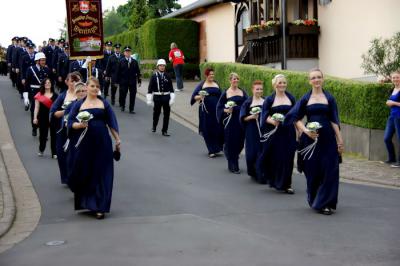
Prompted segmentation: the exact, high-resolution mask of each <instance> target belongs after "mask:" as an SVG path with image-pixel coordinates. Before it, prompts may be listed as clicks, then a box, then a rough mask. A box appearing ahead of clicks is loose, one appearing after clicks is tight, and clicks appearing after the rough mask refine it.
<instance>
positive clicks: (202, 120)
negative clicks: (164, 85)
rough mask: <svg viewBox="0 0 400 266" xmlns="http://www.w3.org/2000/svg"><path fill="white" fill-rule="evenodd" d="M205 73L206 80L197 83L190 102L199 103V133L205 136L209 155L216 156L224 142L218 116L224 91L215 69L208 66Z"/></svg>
mask: <svg viewBox="0 0 400 266" xmlns="http://www.w3.org/2000/svg"><path fill="white" fill-rule="evenodd" d="M204 74H205V76H206V80H205V81H202V82H200V84H199V85H197V87H196V89H195V90H194V91H193V94H192V98H191V100H190V104H191V105H193V104H195V103H196V102H198V103H199V134H200V135H202V136H203V138H204V142H205V143H206V146H207V149H208V156H209V157H210V158H214V157H216V156H217V153H219V152H220V151H222V147H223V143H224V132H223V127H222V126H221V125H220V124H219V123H218V121H217V116H216V109H217V108H216V106H217V103H218V100H219V98H220V97H221V93H222V92H221V90H220V88H219V86H218V84H217V83H216V82H215V80H214V70H213V69H211V68H207V69H206V70H205V72H204Z"/></svg>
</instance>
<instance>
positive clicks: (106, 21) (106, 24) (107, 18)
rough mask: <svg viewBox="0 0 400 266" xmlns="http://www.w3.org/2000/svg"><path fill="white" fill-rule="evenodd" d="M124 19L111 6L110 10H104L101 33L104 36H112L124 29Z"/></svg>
mask: <svg viewBox="0 0 400 266" xmlns="http://www.w3.org/2000/svg"><path fill="white" fill-rule="evenodd" d="M124 29H125V26H124V20H123V18H122V17H121V16H119V15H118V13H117V11H116V10H115V8H114V7H113V8H112V9H111V11H108V10H106V11H105V12H104V18H103V33H104V37H108V36H112V35H114V34H118V33H120V32H122V31H124Z"/></svg>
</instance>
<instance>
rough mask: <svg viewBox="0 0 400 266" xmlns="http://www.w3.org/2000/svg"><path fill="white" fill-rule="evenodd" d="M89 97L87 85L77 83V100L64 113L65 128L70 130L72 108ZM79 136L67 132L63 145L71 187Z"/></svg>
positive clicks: (69, 131)
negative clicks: (75, 147) (69, 120)
mask: <svg viewBox="0 0 400 266" xmlns="http://www.w3.org/2000/svg"><path fill="white" fill-rule="evenodd" d="M86 95H87V88H86V85H85V83H83V82H77V83H75V97H76V100H75V101H73V102H72V103H71V104H70V105H68V107H67V108H66V109H65V111H64V126H65V128H67V129H68V124H67V122H68V117H69V113H70V112H71V110H72V107H73V106H74V104H76V103H77V102H78V101H79V100H81V99H83V98H84V97H86ZM78 138H79V136H77V134H75V135H74V134H71V130H67V140H66V142H65V144H64V145H63V150H64V152H65V153H66V154H65V161H66V170H67V172H66V175H67V184H68V186H69V187H70V182H69V181H70V175H71V172H72V171H71V169H73V167H74V164H73V158H74V154H75V149H74V145H75V144H76V142H77V141H78Z"/></svg>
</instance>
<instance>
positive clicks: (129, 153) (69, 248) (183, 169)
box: [0, 78, 400, 266]
mask: <svg viewBox="0 0 400 266" xmlns="http://www.w3.org/2000/svg"><path fill="white" fill-rule="evenodd" d="M0 97H1V100H2V102H3V105H4V108H5V112H6V115H7V118H8V121H9V124H10V129H11V131H12V135H13V138H14V141H15V143H16V146H17V149H18V152H19V154H20V156H21V159H22V161H23V163H24V165H25V167H26V169H27V171H28V174H29V175H30V177H31V179H32V181H33V183H34V186H35V189H36V191H37V193H38V195H39V198H40V202H41V205H42V217H41V221H40V224H39V226H38V227H37V229H36V230H35V232H34V233H33V234H32V235H31V236H30V237H29V238H27V239H26V240H25V241H23V242H21V243H19V244H18V245H16V246H15V247H14V248H12V249H11V250H8V251H6V252H5V253H3V254H0V265H1V266H11V265H12V266H23V265H24V266H25V265H27V266H28V265H29V266H36V265H37V266H50V265H57V266H64V265H65V266H70V265H85V266H91V265H96V266H103V265H104V266H106V265H107V266H110V265H113V266H119V265H121V266H127V265H140V266H142V265H144V266H148V265H149V266H153V265H154V266H158V265H171V266H172V265H174V266H176V265H183V266H192V265H199V266H200V265H201V266H206V265H207V266H209V265H238V266H239V265H240V266H242V265H274V266H275V265H307V266H309V265H318V266H321V265H323V266H325V265H340V266H342V265H393V266H395V265H396V266H398V265H400V230H399V224H400V223H399V221H400V207H399V206H400V204H399V202H400V191H399V190H392V189H385V188H377V187H369V186H363V185H355V184H343V183H342V184H341V185H340V195H339V205H338V211H337V213H336V214H335V215H332V216H323V215H320V214H316V213H315V212H313V211H312V210H310V209H309V208H308V206H307V203H306V192H305V179H304V176H302V175H297V174H296V175H295V176H294V177H293V179H294V188H295V189H296V194H295V195H286V194H281V193H277V192H275V191H273V190H271V189H269V188H268V187H267V186H260V185H257V184H254V183H252V182H251V181H250V180H249V178H248V177H247V176H246V175H245V174H241V175H234V174H230V173H229V172H228V171H227V169H226V161H225V159H224V158H223V157H219V158H216V159H209V158H208V157H207V154H206V150H205V145H204V144H203V141H202V139H201V138H200V137H199V136H198V135H197V134H196V133H194V132H193V131H191V130H189V129H187V128H185V127H183V126H182V125H180V124H178V123H176V122H174V121H171V124H170V133H171V134H172V136H171V137H170V138H165V137H162V136H161V134H160V132H157V133H156V134H153V133H151V132H150V128H151V109H149V108H148V107H147V106H145V104H144V103H142V102H141V101H139V100H138V101H137V108H136V114H135V115H130V114H128V113H120V111H119V110H118V109H116V114H117V116H118V121H119V124H120V130H121V138H122V152H123V153H122V156H123V157H122V159H121V161H120V162H118V163H116V164H115V182H114V192H113V202H112V206H111V214H110V215H108V216H107V217H106V219H105V220H102V221H98V220H95V219H94V218H93V217H91V216H89V215H88V214H85V213H81V214H77V213H75V212H74V210H73V197H72V194H71V193H70V191H69V190H68V189H67V188H66V187H64V186H63V185H61V183H60V178H59V176H58V168H57V163H56V161H54V160H52V159H50V156H49V151H48V150H47V151H46V153H45V155H46V156H45V157H43V158H39V157H37V155H36V153H37V149H38V139H36V138H33V137H32V136H31V135H30V133H31V132H30V125H29V115H28V112H25V111H24V110H23V106H22V103H21V102H20V100H19V98H18V95H17V93H16V91H15V90H14V89H13V88H12V87H11V86H10V83H9V81H8V80H6V79H4V78H1V79H0ZM178 97H179V95H178ZM241 166H242V169H243V170H245V163H244V160H243V158H242V160H241ZM243 172H245V171H243ZM52 240H63V241H66V243H65V244H64V245H61V246H46V245H45V243H46V242H48V241H52Z"/></svg>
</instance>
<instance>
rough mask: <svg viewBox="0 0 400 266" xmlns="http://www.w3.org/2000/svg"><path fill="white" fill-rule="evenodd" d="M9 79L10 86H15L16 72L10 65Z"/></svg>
mask: <svg viewBox="0 0 400 266" xmlns="http://www.w3.org/2000/svg"><path fill="white" fill-rule="evenodd" d="M10 79H11V82H12V86H13V87H15V85H16V84H17V74H16V73H15V72H14V71H12V70H11V67H10Z"/></svg>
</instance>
